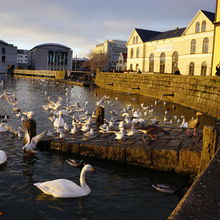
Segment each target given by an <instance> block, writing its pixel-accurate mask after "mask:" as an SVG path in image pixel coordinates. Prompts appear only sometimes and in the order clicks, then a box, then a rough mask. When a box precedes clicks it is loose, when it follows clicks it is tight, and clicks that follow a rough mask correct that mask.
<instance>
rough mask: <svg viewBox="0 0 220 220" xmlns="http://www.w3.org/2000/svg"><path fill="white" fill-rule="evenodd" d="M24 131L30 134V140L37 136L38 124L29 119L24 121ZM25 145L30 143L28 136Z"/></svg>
mask: <svg viewBox="0 0 220 220" xmlns="http://www.w3.org/2000/svg"><path fill="white" fill-rule="evenodd" d="M22 126H23V129H24V131H25V132H26V131H27V132H28V134H29V135H30V138H32V137H34V136H36V127H37V123H36V121H35V120H34V119H32V118H29V119H26V120H24V121H23V124H22ZM23 141H24V144H26V143H27V142H28V140H27V138H26V136H25V135H24V140H23Z"/></svg>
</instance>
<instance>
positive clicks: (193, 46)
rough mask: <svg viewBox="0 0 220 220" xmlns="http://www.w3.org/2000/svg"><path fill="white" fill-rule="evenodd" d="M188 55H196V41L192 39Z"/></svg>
mask: <svg viewBox="0 0 220 220" xmlns="http://www.w3.org/2000/svg"><path fill="white" fill-rule="evenodd" d="M190 53H191V54H195V53H196V40H195V39H193V40H192V41H191V48H190Z"/></svg>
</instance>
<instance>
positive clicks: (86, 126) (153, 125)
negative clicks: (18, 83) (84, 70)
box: [0, 85, 201, 198]
mask: <svg viewBox="0 0 220 220" xmlns="http://www.w3.org/2000/svg"><path fill="white" fill-rule="evenodd" d="M0 86H1V85H0ZM67 89H68V88H67ZM45 94H46V92H45ZM66 94H67V93H66ZM0 99H3V100H5V101H6V102H7V103H8V104H9V105H11V107H12V111H13V112H14V114H16V116H17V117H18V118H20V120H21V121H23V120H26V119H30V118H32V117H34V115H35V113H34V112H33V111H25V112H22V111H21V109H20V108H18V107H17V104H18V100H17V98H16V94H15V93H9V92H7V91H6V90H4V91H3V93H2V94H0ZM62 101H63V98H61V97H58V98H57V100H56V101H53V100H51V97H48V98H47V103H46V104H43V105H42V108H43V109H44V110H45V111H46V112H47V113H48V119H49V120H50V121H51V127H52V128H51V129H50V130H47V131H44V132H42V133H40V134H38V135H36V136H35V137H33V138H30V135H29V133H28V132H27V131H26V130H24V129H23V128H21V127H18V128H17V129H14V128H13V127H12V126H9V125H8V123H7V121H8V115H2V116H1V123H0V132H10V133H13V134H14V135H16V136H17V137H18V138H21V137H23V136H25V137H26V140H28V141H27V143H25V144H24V146H23V147H22V149H23V151H24V152H25V153H26V154H27V155H32V154H35V153H36V146H37V143H38V142H39V141H40V140H41V139H42V138H43V137H45V136H50V137H58V138H60V139H64V138H65V137H67V136H68V135H72V136H74V135H75V136H77V135H79V134H80V135H83V136H85V137H92V136H94V135H95V133H98V134H108V133H113V134H115V139H116V140H119V141H122V140H123V139H125V137H126V136H130V137H131V136H134V135H135V134H137V133H143V134H144V135H143V136H142V138H141V139H142V141H145V137H146V135H148V136H149V138H150V139H151V140H156V138H157V137H156V134H157V133H160V132H164V133H165V134H169V133H168V132H167V131H166V130H164V129H163V128H162V127H161V126H160V125H159V124H161V121H159V120H158V119H157V118H156V117H154V115H153V113H154V110H155V109H156V108H157V107H158V105H159V104H160V105H162V106H163V107H164V109H165V110H164V118H163V121H162V124H163V125H174V124H175V126H177V127H184V128H188V129H187V133H188V132H189V128H193V129H194V132H193V134H194V135H196V127H197V126H198V123H199V116H200V115H201V113H200V112H197V113H196V118H192V119H191V120H190V121H188V122H186V120H185V117H184V116H181V117H180V118H178V117H177V116H173V117H172V118H171V117H168V112H169V109H168V108H166V107H165V106H166V105H167V103H166V102H165V101H162V100H159V101H155V102H154V104H152V105H150V106H145V104H144V103H142V104H141V105H140V107H139V108H138V109H135V108H133V107H132V105H131V104H127V106H126V107H125V108H124V109H122V110H121V111H116V110H115V102H113V101H112V100H111V99H110V97H109V96H107V95H104V96H103V97H102V98H101V99H99V100H98V101H97V102H96V107H98V106H102V107H103V108H104V109H105V110H106V109H108V108H109V110H108V115H110V117H111V118H110V119H109V120H108V119H104V123H103V124H102V125H99V126H97V123H96V112H95V109H94V110H93V111H89V109H88V105H89V103H88V101H85V103H83V104H82V103H79V102H75V103H73V104H72V105H67V106H64V105H63V104H62ZM115 101H117V97H116V98H115ZM6 161H7V155H6V153H5V151H3V150H0V165H1V164H4V163H5V162H6ZM69 164H70V163H69ZM70 165H71V164H70ZM84 167H85V169H84V168H83V170H82V173H81V177H80V178H82V182H83V179H84V180H85V172H86V171H92V170H93V168H92V166H91V165H88V166H84ZM70 182H71V181H69V180H59V181H58V180H56V181H55V182H51V181H49V183H48V182H47V184H46V183H36V184H35V185H36V186H37V187H38V188H39V189H40V190H42V191H43V192H44V193H47V194H50V195H53V196H55V197H62V198H66V197H67V195H68V196H69V195H70V196H71V197H77V196H78V195H85V193H87V194H88V193H89V192H90V189H89V187H88V186H87V185H86V183H85V182H83V183H82V184H84V186H85V188H84V191H81V194H80V193H79V191H80V189H79V188H77V187H78V186H76V184H75V183H74V184H73V183H70ZM60 184H61V185H62V187H63V188H66V189H67V191H66V192H65V190H64V191H63V192H60V191H59V188H60V187H61V185H60ZM49 185H51V187H52V188H53V189H54V187H55V186H56V187H57V190H58V191H59V192H51V191H50V190H51V188H50V186H49ZM56 187H55V188H56ZM68 188H69V189H70V188H72V189H73V191H74V190H75V191H76V196H75V194H74V195H73V194H71V193H70V192H69V190H68ZM47 189H48V190H49V191H47ZM78 193H79V194H78Z"/></svg>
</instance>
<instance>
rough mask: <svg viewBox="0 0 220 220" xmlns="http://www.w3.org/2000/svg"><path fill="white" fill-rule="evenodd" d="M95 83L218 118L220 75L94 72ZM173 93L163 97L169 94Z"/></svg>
mask: <svg viewBox="0 0 220 220" xmlns="http://www.w3.org/2000/svg"><path fill="white" fill-rule="evenodd" d="M96 85H97V86H99V87H101V88H107V89H113V90H118V91H122V92H128V93H138V94H141V95H146V96H151V97H155V98H162V99H163V100H167V101H170V102H174V103H177V104H181V105H184V106H187V107H190V108H193V109H197V110H198V111H202V112H205V113H207V114H209V115H211V116H213V117H215V118H217V119H220V111H219V109H220V77H217V76H182V75H180V76H179V75H168V74H152V75H151V74H137V73H97V76H96ZM173 92H174V96H173V97H172V96H163V94H172V93H173Z"/></svg>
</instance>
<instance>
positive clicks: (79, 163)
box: [66, 159, 85, 167]
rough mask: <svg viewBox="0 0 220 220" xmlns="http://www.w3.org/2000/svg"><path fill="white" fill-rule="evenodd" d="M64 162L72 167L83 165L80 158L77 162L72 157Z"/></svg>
mask: <svg viewBox="0 0 220 220" xmlns="http://www.w3.org/2000/svg"><path fill="white" fill-rule="evenodd" d="M66 162H67V163H68V164H69V165H70V166H72V167H82V166H85V163H84V162H83V160H80V161H79V162H77V161H76V160H74V159H68V160H66Z"/></svg>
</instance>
